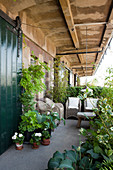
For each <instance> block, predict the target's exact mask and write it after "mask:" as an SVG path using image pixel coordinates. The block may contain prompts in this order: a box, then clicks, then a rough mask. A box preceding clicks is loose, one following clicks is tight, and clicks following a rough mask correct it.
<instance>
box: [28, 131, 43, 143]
mask: <svg viewBox="0 0 113 170" xmlns="http://www.w3.org/2000/svg"><path fill="white" fill-rule="evenodd" d="M41 137H42V134H41V133H33V134H32V135H31V139H30V143H31V144H33V143H36V144H37V145H40V142H41Z"/></svg>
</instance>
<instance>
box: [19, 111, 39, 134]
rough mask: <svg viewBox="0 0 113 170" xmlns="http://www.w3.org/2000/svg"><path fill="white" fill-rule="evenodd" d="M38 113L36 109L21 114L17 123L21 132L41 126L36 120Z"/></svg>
mask: <svg viewBox="0 0 113 170" xmlns="http://www.w3.org/2000/svg"><path fill="white" fill-rule="evenodd" d="M38 115H39V113H38V112H37V111H31V110H29V111H28V112H26V113H24V114H23V115H21V122H20V124H19V127H18V128H19V130H20V131H21V132H22V133H23V132H25V131H28V132H32V131H34V130H36V129H38V128H41V127H42V125H41V123H40V122H38V119H37V117H38Z"/></svg>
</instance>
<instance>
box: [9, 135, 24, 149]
mask: <svg viewBox="0 0 113 170" xmlns="http://www.w3.org/2000/svg"><path fill="white" fill-rule="evenodd" d="M12 139H13V141H14V143H15V144H16V149H17V150H22V149H23V142H24V136H23V134H21V133H17V132H15V134H14V136H12Z"/></svg>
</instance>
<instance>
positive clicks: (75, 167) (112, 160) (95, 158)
mask: <svg viewBox="0 0 113 170" xmlns="http://www.w3.org/2000/svg"><path fill="white" fill-rule="evenodd" d="M108 71H109V73H110V76H108V77H106V80H107V82H106V85H107V87H104V88H103V89H100V91H101V90H102V91H101V92H100V91H99V93H100V94H102V95H104V97H106V98H103V97H101V96H99V97H100V99H99V102H98V108H95V109H94V113H95V114H96V117H95V118H93V120H91V121H90V129H83V128H81V129H80V134H81V135H84V136H85V138H86V141H85V143H82V142H80V146H78V147H76V146H72V150H68V151H67V150H65V152H64V153H61V152H59V151H56V152H55V153H54V154H53V157H52V158H51V159H50V160H49V162H48V170H54V169H59V170H60V169H71V170H98V169H99V170H112V169H113V93H112V92H113V69H108ZM106 88H107V89H108V90H107V91H104V90H105V89H106ZM104 92H105V94H104ZM106 92H107V94H106Z"/></svg>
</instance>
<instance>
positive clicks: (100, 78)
mask: <svg viewBox="0 0 113 170" xmlns="http://www.w3.org/2000/svg"><path fill="white" fill-rule="evenodd" d="M108 67H112V68H113V39H112V40H111V43H110V47H108V48H107V50H106V54H104V57H103V59H102V62H101V63H100V65H99V67H98V69H97V70H96V72H95V74H94V75H93V76H88V77H87V82H92V81H93V80H94V79H95V78H96V79H97V81H95V85H96V86H103V85H104V80H105V76H106V75H107V73H106V70H107V68H108ZM80 82H81V85H83V84H85V82H86V77H81V78H80ZM93 82H94V81H93Z"/></svg>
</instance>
